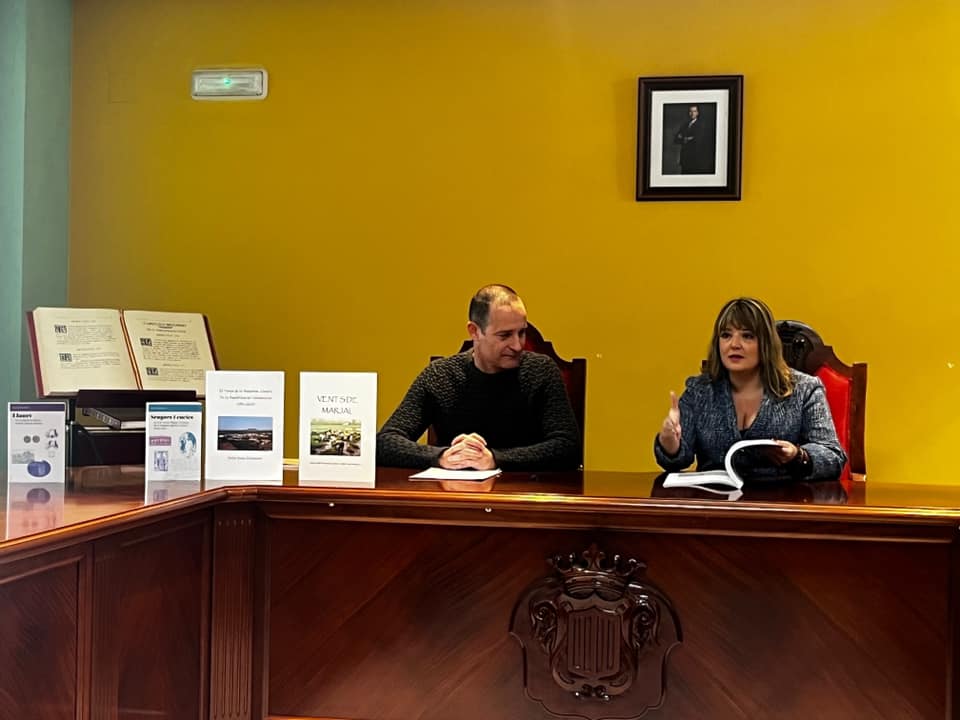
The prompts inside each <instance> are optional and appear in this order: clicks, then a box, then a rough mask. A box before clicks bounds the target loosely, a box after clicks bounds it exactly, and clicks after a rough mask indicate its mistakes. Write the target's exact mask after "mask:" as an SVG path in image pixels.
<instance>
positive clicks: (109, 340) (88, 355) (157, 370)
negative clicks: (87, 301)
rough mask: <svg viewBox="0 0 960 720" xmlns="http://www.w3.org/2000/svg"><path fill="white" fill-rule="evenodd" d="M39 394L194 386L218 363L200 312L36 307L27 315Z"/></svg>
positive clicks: (201, 383) (200, 384)
mask: <svg viewBox="0 0 960 720" xmlns="http://www.w3.org/2000/svg"><path fill="white" fill-rule="evenodd" d="M27 329H28V332H29V335H30V345H31V350H32V354H33V373H34V379H35V381H36V385H37V395H38V396H39V397H51V396H56V397H69V396H72V395H76V394H77V392H79V391H80V390H194V391H195V392H196V393H197V397H203V393H204V388H205V384H204V383H205V376H206V372H207V370H216V369H217V360H216V353H215V351H214V348H213V341H212V339H211V337H210V329H209V326H208V323H207V319H206V317H205V316H204V315H202V314H200V313H181V312H156V311H150V310H115V309H110V308H51V307H38V308H36V309H35V310H33V311H31V312H28V313H27Z"/></svg>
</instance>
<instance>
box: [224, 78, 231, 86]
mask: <svg viewBox="0 0 960 720" xmlns="http://www.w3.org/2000/svg"><path fill="white" fill-rule="evenodd" d="M232 82H233V80H231V79H230V78H228V77H226V78H224V79H223V84H224V85H229V84H230V83H232Z"/></svg>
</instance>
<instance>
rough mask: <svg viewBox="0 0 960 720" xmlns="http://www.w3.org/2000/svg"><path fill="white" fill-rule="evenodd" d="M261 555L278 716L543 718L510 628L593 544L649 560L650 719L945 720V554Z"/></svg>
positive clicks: (823, 550) (272, 539) (320, 538)
mask: <svg viewBox="0 0 960 720" xmlns="http://www.w3.org/2000/svg"><path fill="white" fill-rule="evenodd" d="M268 537H269V577H270V580H269V603H268V613H269V614H268V620H269V628H270V629H269V683H268V688H269V690H268V697H269V703H268V706H269V711H270V714H271V715H273V716H276V717H318V718H349V719H351V720H409V719H410V718H421V719H422V720H450V719H451V718H456V719H457V720H491V719H501V718H502V719H509V720H541V719H544V718H548V717H551V716H550V715H549V714H548V713H547V712H545V710H544V709H543V708H542V707H541V706H540V705H539V704H537V703H535V702H533V701H531V700H530V699H528V698H526V697H525V695H524V666H523V659H522V658H523V656H522V653H521V649H520V646H519V644H518V642H517V641H516V640H515V639H514V638H513V637H511V636H510V634H509V632H508V627H509V625H510V620H511V615H512V613H513V610H514V606H515V604H516V602H517V600H518V598H520V596H521V595H522V594H523V592H524V590H525V588H527V587H528V586H529V585H530V584H531V583H533V582H535V581H537V580H539V579H541V578H543V577H545V576H547V575H549V574H550V573H551V569H550V568H549V567H548V566H547V563H546V562H545V560H546V558H548V557H550V556H553V555H555V554H558V553H563V554H567V553H571V552H577V553H578V552H581V551H583V550H584V549H586V548H587V547H589V546H590V545H591V544H592V543H596V544H597V546H598V547H599V548H600V549H602V550H603V551H605V552H607V553H610V554H613V553H620V554H622V555H626V556H629V557H633V558H637V559H639V560H643V561H645V562H646V563H647V566H648V569H647V573H646V577H647V579H648V580H649V581H651V582H652V583H653V584H655V585H656V586H658V587H659V588H660V589H661V590H662V591H663V592H664V593H665V594H666V595H667V596H668V597H669V598H670V599H671V600H672V602H673V605H674V608H675V610H676V613H677V615H678V616H679V619H680V622H681V624H682V629H683V643H682V644H681V645H680V646H679V647H677V648H676V649H675V650H674V651H673V653H672V654H671V655H670V657H669V659H668V662H667V670H666V681H667V692H666V698H665V701H664V704H663V706H662V708H661V709H660V710H659V711H657V712H656V713H655V715H653V716H652V717H656V718H663V719H664V720H672V719H688V718H708V717H709V718H712V719H717V720H723V719H726V718H731V719H732V718H738V719H742V718H751V719H756V718H804V719H805V720H808V719H809V718H837V719H838V720H840V719H843V720H852V719H856V718H863V719H864V720H868V719H869V720H876V719H877V718H898V719H899V718H931V719H932V718H938V719H939V718H943V717H944V716H945V708H946V686H947V674H946V673H947V671H946V663H945V659H946V657H947V648H948V637H947V627H948V599H947V595H948V593H947V588H948V584H949V557H950V549H949V546H948V545H947V544H943V543H932V542H931V543H914V542H864V541H851V540H841V539H836V540H830V539H804V538H797V539H787V538H769V537H750V536H719V537H697V536H692V535H682V534H663V533H645V532H622V531H607V530H603V529H602V528H597V529H595V530H560V529H556V530H544V529H523V528H509V527H453V526H437V525H430V524H419V525H418V524H396V523H390V524H387V523H370V522H336V523H330V522H322V521H309V520H272V521H270V523H269V532H268ZM581 702H588V701H581ZM574 707H575V705H574ZM610 708H611V712H613V711H615V709H616V701H614V702H613V703H612V704H610ZM610 716H611V717H618V715H616V714H612V715H610Z"/></svg>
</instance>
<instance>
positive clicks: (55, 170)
mask: <svg viewBox="0 0 960 720" xmlns="http://www.w3.org/2000/svg"><path fill="white" fill-rule="evenodd" d="M71 29H72V5H71V2H70V0H0V338H3V341H2V342H0V407H2V417H3V420H2V433H0V449H2V457H4V458H5V457H6V440H7V427H6V403H7V402H9V401H11V400H20V399H26V398H31V397H34V389H33V373H32V369H31V366H30V354H29V347H28V346H27V342H26V335H25V332H24V329H23V328H24V324H23V314H24V312H25V311H26V310H28V309H30V308H32V307H35V306H37V305H65V304H66V302H67V259H68V236H69V232H68V223H69V195H68V189H69V158H70V153H69V142H70V45H71V43H70V39H71V38H70V35H71ZM8 339H15V340H14V341H13V342H10V341H9V340H8ZM4 463H5V461H4ZM4 471H5V468H3V469H2V470H0V473H2V472H4Z"/></svg>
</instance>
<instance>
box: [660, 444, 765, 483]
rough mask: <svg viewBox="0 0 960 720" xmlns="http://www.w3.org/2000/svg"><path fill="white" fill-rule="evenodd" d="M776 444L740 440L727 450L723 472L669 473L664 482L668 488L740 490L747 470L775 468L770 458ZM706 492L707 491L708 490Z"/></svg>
mask: <svg viewBox="0 0 960 720" xmlns="http://www.w3.org/2000/svg"><path fill="white" fill-rule="evenodd" d="M779 446H780V444H779V443H778V442H777V441H776V440H740V441H738V442H735V443H734V444H733V445H731V446H730V449H729V450H727V454H726V456H724V458H723V466H724V469H723V470H703V471H701V472H682V473H670V474H669V475H667V477H666V479H665V480H664V481H663V486H664V487H665V488H671V487H700V486H702V485H722V486H724V487H728V488H733V489H734V490H740V489H741V488H742V487H743V481H744V478H743V477H742V475H741V472H746V471H745V470H744V468H745V467H746V468H756V467H765V468H767V469H773V468H775V467H776V465H775V464H774V462H773V461H772V460H771V459H770V457H769V455H770V452H771V450H772V449H773V448H777V447H779ZM705 489H706V488H705Z"/></svg>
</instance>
